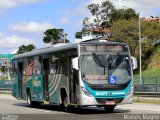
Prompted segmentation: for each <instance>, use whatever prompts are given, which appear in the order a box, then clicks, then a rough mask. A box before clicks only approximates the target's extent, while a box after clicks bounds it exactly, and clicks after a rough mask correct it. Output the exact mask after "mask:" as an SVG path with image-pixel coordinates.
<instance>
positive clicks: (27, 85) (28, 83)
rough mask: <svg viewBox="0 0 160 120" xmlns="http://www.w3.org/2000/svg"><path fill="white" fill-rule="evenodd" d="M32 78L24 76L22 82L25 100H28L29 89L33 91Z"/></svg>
mask: <svg viewBox="0 0 160 120" xmlns="http://www.w3.org/2000/svg"><path fill="white" fill-rule="evenodd" d="M31 86H32V76H30V75H28V76H23V82H22V87H23V99H25V100H27V88H29V89H30V91H32V87H31Z"/></svg>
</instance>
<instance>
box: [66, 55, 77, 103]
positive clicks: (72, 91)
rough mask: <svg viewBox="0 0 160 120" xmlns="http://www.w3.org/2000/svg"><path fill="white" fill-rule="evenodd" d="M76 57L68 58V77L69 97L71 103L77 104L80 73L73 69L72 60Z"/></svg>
mask: <svg viewBox="0 0 160 120" xmlns="http://www.w3.org/2000/svg"><path fill="white" fill-rule="evenodd" d="M74 57H76V56H69V57H68V77H69V96H70V103H73V104H76V103H77V89H76V88H77V83H78V74H77V73H78V72H77V71H76V70H74V69H73V68H72V58H74Z"/></svg>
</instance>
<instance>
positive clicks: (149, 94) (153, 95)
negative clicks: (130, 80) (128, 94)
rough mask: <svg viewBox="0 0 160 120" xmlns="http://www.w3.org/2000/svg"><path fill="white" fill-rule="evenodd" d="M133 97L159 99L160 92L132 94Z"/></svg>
mask: <svg viewBox="0 0 160 120" xmlns="http://www.w3.org/2000/svg"><path fill="white" fill-rule="evenodd" d="M134 96H137V97H153V98H160V92H134Z"/></svg>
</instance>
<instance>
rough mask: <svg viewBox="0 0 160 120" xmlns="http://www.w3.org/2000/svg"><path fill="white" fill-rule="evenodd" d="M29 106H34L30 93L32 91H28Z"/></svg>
mask: <svg viewBox="0 0 160 120" xmlns="http://www.w3.org/2000/svg"><path fill="white" fill-rule="evenodd" d="M27 104H28V105H29V106H30V107H32V106H33V101H32V99H31V92H30V90H29V91H27Z"/></svg>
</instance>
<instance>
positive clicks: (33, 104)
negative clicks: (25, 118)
mask: <svg viewBox="0 0 160 120" xmlns="http://www.w3.org/2000/svg"><path fill="white" fill-rule="evenodd" d="M27 104H28V105H29V106H30V107H39V106H40V105H41V102H37V101H32V98H31V92H30V91H27Z"/></svg>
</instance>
